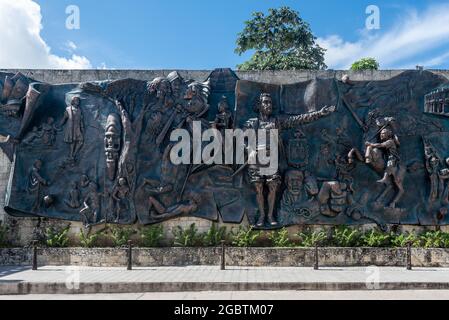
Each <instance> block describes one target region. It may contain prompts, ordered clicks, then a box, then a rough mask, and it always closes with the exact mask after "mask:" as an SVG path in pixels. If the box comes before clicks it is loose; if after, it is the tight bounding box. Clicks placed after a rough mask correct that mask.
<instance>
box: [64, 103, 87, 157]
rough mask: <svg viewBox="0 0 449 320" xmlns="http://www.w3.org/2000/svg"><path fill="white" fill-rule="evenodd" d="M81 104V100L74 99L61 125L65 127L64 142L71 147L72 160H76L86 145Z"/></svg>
mask: <svg viewBox="0 0 449 320" xmlns="http://www.w3.org/2000/svg"><path fill="white" fill-rule="evenodd" d="M80 104H81V99H80V98H79V97H73V98H72V100H71V102H70V105H69V106H67V108H66V110H65V113H64V118H63V119H62V120H61V123H60V124H59V126H60V127H61V126H63V125H65V128H64V142H65V143H67V144H69V145H70V159H71V160H75V158H76V156H77V155H78V153H79V151H80V150H81V148H82V147H83V144H84V119H83V113H82V111H81V108H80Z"/></svg>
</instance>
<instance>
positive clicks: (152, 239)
mask: <svg viewBox="0 0 449 320" xmlns="http://www.w3.org/2000/svg"><path fill="white" fill-rule="evenodd" d="M163 237H164V227H163V225H162V224H159V225H155V226H149V227H146V228H143V229H141V230H140V239H141V240H142V244H143V246H144V247H147V248H153V247H157V246H159V245H160V242H161V240H162V238H163Z"/></svg>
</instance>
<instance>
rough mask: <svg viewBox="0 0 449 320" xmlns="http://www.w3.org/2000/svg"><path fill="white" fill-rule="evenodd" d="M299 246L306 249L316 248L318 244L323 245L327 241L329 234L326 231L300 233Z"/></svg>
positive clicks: (298, 234)
mask: <svg viewBox="0 0 449 320" xmlns="http://www.w3.org/2000/svg"><path fill="white" fill-rule="evenodd" d="M297 236H298V237H299V244H298V245H299V246H300V247H305V248H311V247H315V246H316V245H317V244H319V245H322V244H324V243H325V242H326V240H327V233H326V232H325V231H313V232H312V231H310V230H307V231H304V232H298V233H297Z"/></svg>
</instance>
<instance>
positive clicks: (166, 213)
mask: <svg viewBox="0 0 449 320" xmlns="http://www.w3.org/2000/svg"><path fill="white" fill-rule="evenodd" d="M0 80H1V81H0V83H1V90H0V94H1V96H0V135H2V136H4V137H7V138H5V139H3V140H2V142H1V144H0V146H1V147H2V148H3V149H4V150H5V151H8V154H9V155H10V156H11V158H14V163H13V174H12V177H11V179H10V182H9V186H8V194H7V204H6V208H5V209H6V211H7V212H8V213H9V214H11V215H14V216H26V217H30V216H38V217H49V218H57V219H63V220H70V221H82V222H83V223H84V224H85V225H86V226H90V225H95V224H100V223H116V224H134V223H140V224H154V223H160V222H161V221H164V220H167V219H172V218H175V217H180V216H193V217H199V218H203V219H208V220H213V221H218V220H219V219H221V220H222V221H224V222H228V223H241V222H242V221H243V219H244V218H245V216H246V217H247V219H248V220H249V221H250V223H251V224H253V225H254V226H255V227H256V228H259V229H273V228H280V227H283V226H290V225H302V224H313V225H316V224H325V225H339V224H347V225H351V224H368V223H370V224H371V223H376V224H378V225H379V226H382V227H383V226H385V225H386V224H417V225H418V224H421V225H447V224H449V217H448V216H447V213H448V209H449V184H448V183H449V182H448V181H449V160H448V159H449V117H448V114H449V95H448V92H449V84H448V80H447V79H445V78H442V77H440V76H438V75H435V74H433V73H431V72H427V71H424V72H417V71H416V72H415V71H407V72H404V73H402V74H401V75H399V76H396V77H394V78H392V79H390V80H385V81H359V82H357V81H348V79H347V78H346V77H345V79H344V80H345V81H340V80H339V79H315V80H313V81H306V82H302V83H297V84H292V85H275V84H266V83H257V82H251V81H245V80H239V79H238V78H237V76H236V75H235V74H234V73H233V72H232V71H231V70H227V69H217V70H216V71H214V72H212V73H211V75H210V76H209V77H208V78H207V79H204V81H193V80H190V79H184V78H183V77H182V75H181V74H180V73H178V72H172V73H170V74H169V75H168V76H167V77H158V78H155V79H149V80H148V81H140V80H133V79H125V80H118V81H109V82H98V83H97V82H91V83H79V84H71V85H49V84H45V83H38V82H35V81H33V80H32V79H28V78H27V77H25V76H23V75H21V74H17V75H10V74H2V73H0ZM198 128H199V132H198ZM238 130H240V131H242V132H249V131H250V130H253V131H254V132H255V135H254V140H251V139H237V138H236V137H235V132H237V131H238ZM175 131H176V132H184V136H183V137H185V139H186V140H185V141H183V142H184V144H186V145H187V146H188V150H186V149H182V148H179V143H180V141H178V140H173V139H172V136H173V134H172V133H173V132H175ZM274 132H276V139H275V140H272V139H271V137H272V135H271V134H273V133H274ZM228 133H231V134H230V136H231V138H232V139H233V140H230V141H229V140H226V136H227V135H228ZM261 133H262V135H261ZM233 135H234V136H233ZM208 137H209V138H210V139H208ZM262 137H264V138H263V139H262ZM249 140H251V141H249ZM238 144H242V145H241V146H239V145H238ZM230 146H231V147H232V148H230ZM235 147H237V148H238V147H242V150H244V152H243V157H242V158H241V159H239V160H243V161H241V162H239V161H237V159H236V152H234V150H235V149H236V148H235ZM198 150H199V151H200V153H199V155H200V156H199V157H200V158H201V156H204V154H206V153H209V158H210V159H221V161H209V162H207V161H201V159H200V161H197V160H198V159H196V158H197V156H196V154H197V153H195V151H198ZM230 150H231V151H232V152H231V153H230ZM262 152H263V153H264V155H265V156H267V157H269V158H270V157H271V156H276V159H278V160H277V162H276V168H275V170H270V171H266V170H263V169H266V168H267V164H266V163H264V162H263V161H261V160H260V159H261V158H257V156H256V157H255V159H256V160H255V161H252V160H251V159H252V157H254V156H255V155H259V154H261V153H262ZM174 153H177V154H178V156H179V157H180V158H183V159H184V160H185V161H182V162H181V163H180V164H178V162H176V163H175V162H174V161H173V154H174ZM224 159H228V160H229V159H232V161H231V162H229V161H228V162H226V161H224Z"/></svg>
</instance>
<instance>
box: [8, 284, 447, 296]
mask: <svg viewBox="0 0 449 320" xmlns="http://www.w3.org/2000/svg"><path fill="white" fill-rule="evenodd" d="M306 290H307V291H370V290H373V291H374V290H449V283H448V282H385V283H379V285H378V287H377V288H376V289H370V288H369V287H368V286H367V283H365V282H291V283H287V282H284V283H279V282H278V283H274V282H248V283H246V282H245V283H242V282H229V283H225V282H217V283H211V282H108V283H100V282H96V283H95V282H93V283H80V284H79V289H69V288H67V286H66V284H65V283H62V282H56V283H51V282H16V281H8V282H7V281H0V295H26V294H98V293H145V292H198V291H306Z"/></svg>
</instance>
